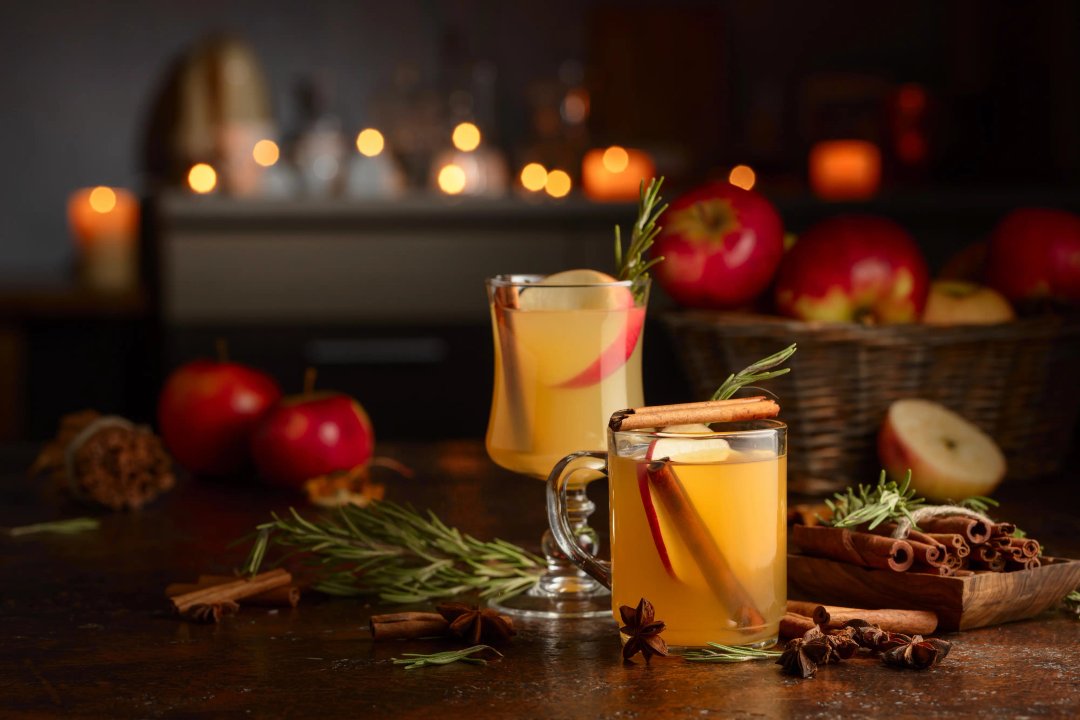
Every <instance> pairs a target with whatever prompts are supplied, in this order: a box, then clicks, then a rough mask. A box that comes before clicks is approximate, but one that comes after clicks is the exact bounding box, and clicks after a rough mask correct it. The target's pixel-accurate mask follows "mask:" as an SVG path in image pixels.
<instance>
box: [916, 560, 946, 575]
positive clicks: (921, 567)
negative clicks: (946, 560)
mask: <svg viewBox="0 0 1080 720" xmlns="http://www.w3.org/2000/svg"><path fill="white" fill-rule="evenodd" d="M908 572H917V573H926V574H927V575H938V576H940V577H952V576H953V575H955V574H956V570H954V569H953V568H952V567H951V566H949V565H945V564H942V565H927V564H925V563H919V562H917V563H915V564H913V565H912V566H911V569H910V570H908Z"/></svg>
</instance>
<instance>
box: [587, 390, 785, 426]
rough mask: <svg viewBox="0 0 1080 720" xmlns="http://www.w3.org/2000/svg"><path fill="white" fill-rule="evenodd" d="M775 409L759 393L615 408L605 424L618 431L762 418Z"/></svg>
mask: <svg viewBox="0 0 1080 720" xmlns="http://www.w3.org/2000/svg"><path fill="white" fill-rule="evenodd" d="M657 408H659V409H657ZM779 413H780V406H779V405H777V404H776V402H775V401H774V400H769V399H767V398H765V397H764V396H761V397H752V398H737V399H734V400H709V401H706V402H700V403H683V404H680V405H657V406H654V407H640V408H631V409H628V410H619V411H618V412H616V413H614V414H613V415H612V416H611V420H610V421H609V423H608V424H609V426H610V427H611V429H612V430H614V431H616V432H618V431H620V430H641V429H643V428H661V427H667V426H669V425H691V424H696V423H704V424H706V425H707V424H710V423H728V422H740V421H743V420H763V419H765V418H771V417H776V416H777V415H778V414H779Z"/></svg>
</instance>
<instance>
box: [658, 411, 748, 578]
mask: <svg viewBox="0 0 1080 720" xmlns="http://www.w3.org/2000/svg"><path fill="white" fill-rule="evenodd" d="M670 429H675V428H670ZM678 429H679V432H678V433H672V435H673V437H666V438H659V439H657V440H653V442H652V444H650V445H649V449H648V451H647V452H646V453H645V462H642V463H638V466H637V481H638V492H639V493H640V494H641V506H642V508H644V510H645V520H646V521H648V523H649V531H650V532H651V533H652V538H653V544H654V545H655V546H656V554H657V555H658V556H659V557H660V563H661V564H662V565H663V566H664V569H665V570H667V572H668V575H670V576H671V577H673V578H677V576H676V575H675V568H674V566H672V564H671V556H670V555H669V554H668V549H667V543H665V542H664V535H663V533H662V532H661V531H660V518H659V516H658V515H657V514H656V504H655V503H654V502H653V498H652V491H651V490H650V489H649V473H648V466H649V463H650V462H652V461H654V460H670V461H674V462H721V461H723V460H725V459H726V458H727V456H728V455H729V454H730V453H731V447H730V446H729V445H728V443H727V441H726V440H724V439H722V438H713V439H710V440H689V439H686V438H680V437H678V435H700V434H707V433H709V432H710V430H709V428H708V426H706V425H680V426H678Z"/></svg>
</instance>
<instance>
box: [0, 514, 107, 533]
mask: <svg viewBox="0 0 1080 720" xmlns="http://www.w3.org/2000/svg"><path fill="white" fill-rule="evenodd" d="M100 526H101V521H99V520H98V519H97V518H89V517H81V518H71V519H69V520H54V521H52V522H42V523H34V524H33V525H23V526H21V527H13V528H4V534H5V535H9V536H10V537H22V536H24V535H36V534H39V533H53V534H56V535H75V534H78V533H81V532H86V531H87V530H97V529H98V528H99V527H100Z"/></svg>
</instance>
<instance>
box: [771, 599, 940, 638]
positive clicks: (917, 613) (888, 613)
mask: <svg viewBox="0 0 1080 720" xmlns="http://www.w3.org/2000/svg"><path fill="white" fill-rule="evenodd" d="M787 611H788V612H789V613H796V614H799V615H807V614H809V616H810V617H812V618H813V619H814V620H818V619H825V617H826V616H827V618H828V619H827V620H826V622H825V623H824V625H825V628H826V629H828V630H835V629H838V628H841V627H843V626H844V623H846V622H847V621H848V620H865V621H866V622H868V623H871V624H873V625H877V626H879V627H880V628H881V629H882V630H888V631H889V632H899V633H904V634H905V635H929V634H930V633H932V632H934V630H935V629H937V625H938V618H937V615H935V614H934V613H933V612H931V611H929V610H900V609H893V608H882V609H879V610H867V609H861V608H850V607H844V606H842V605H823V604H821V603H814V602H805V601H801V600H788V603H787Z"/></svg>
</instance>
